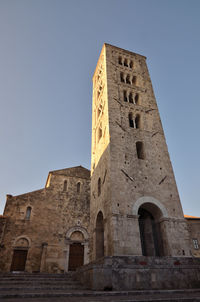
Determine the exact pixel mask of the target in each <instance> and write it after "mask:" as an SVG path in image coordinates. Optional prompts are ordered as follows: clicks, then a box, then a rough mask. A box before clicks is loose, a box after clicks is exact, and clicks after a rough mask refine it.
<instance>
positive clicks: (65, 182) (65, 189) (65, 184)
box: [63, 180, 67, 191]
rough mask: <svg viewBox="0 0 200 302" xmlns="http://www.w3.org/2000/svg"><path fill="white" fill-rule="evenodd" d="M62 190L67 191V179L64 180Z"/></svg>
mask: <svg viewBox="0 0 200 302" xmlns="http://www.w3.org/2000/svg"><path fill="white" fill-rule="evenodd" d="M63 191H67V180H65V181H64V185H63Z"/></svg>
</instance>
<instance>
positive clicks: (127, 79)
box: [126, 74, 131, 84]
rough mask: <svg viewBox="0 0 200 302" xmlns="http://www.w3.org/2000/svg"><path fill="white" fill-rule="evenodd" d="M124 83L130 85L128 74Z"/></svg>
mask: <svg viewBox="0 0 200 302" xmlns="http://www.w3.org/2000/svg"><path fill="white" fill-rule="evenodd" d="M126 83H127V84H131V81H130V75H129V74H128V75H127V77H126Z"/></svg>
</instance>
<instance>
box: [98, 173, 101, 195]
mask: <svg viewBox="0 0 200 302" xmlns="http://www.w3.org/2000/svg"><path fill="white" fill-rule="evenodd" d="M100 195H101V178H100V177H99V179H98V196H100Z"/></svg>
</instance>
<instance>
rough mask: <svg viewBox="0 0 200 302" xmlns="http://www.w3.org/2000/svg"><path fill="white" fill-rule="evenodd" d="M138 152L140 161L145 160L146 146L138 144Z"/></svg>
mask: <svg viewBox="0 0 200 302" xmlns="http://www.w3.org/2000/svg"><path fill="white" fill-rule="evenodd" d="M136 150H137V157H138V159H145V155H144V145H143V143H142V142H136Z"/></svg>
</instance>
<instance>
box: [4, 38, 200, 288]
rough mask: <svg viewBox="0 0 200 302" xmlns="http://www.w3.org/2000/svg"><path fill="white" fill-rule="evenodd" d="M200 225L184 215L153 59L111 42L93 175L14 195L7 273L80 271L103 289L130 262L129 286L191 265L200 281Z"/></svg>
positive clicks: (104, 56)
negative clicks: (147, 271) (150, 64)
mask: <svg viewBox="0 0 200 302" xmlns="http://www.w3.org/2000/svg"><path fill="white" fill-rule="evenodd" d="M199 226H200V218H198V217H190V216H185V217H184V214H183V210H182V206H181V202H180V199H179V194H178V190H177V186H176V182H175V178H174V173H173V169H172V165H171V161H170V158H169V153H168V149H167V144H166V141H165V136H164V132H163V128H162V124H161V121H160V116H159V111H158V107H157V104H156V99H155V96H154V92H153V88H152V84H151V79H150V76H149V72H148V69H147V65H146V57H144V56H142V55H139V54H136V53H133V52H130V51H127V50H123V49H121V48H118V47H115V46H112V45H109V44H104V45H103V48H102V51H101V54H100V57H99V60H98V63H97V66H96V69H95V72H94V76H93V105H92V152H91V171H89V170H88V169H86V168H84V167H82V166H78V167H72V168H66V169H61V170H56V171H51V172H49V174H48V177H47V181H46V185H45V188H43V189H40V190H37V191H34V192H29V193H25V194H22V195H19V196H12V195H7V201H6V205H5V210H4V214H3V216H1V217H0V255H1V257H0V270H1V271H2V272H9V271H27V272H47V273H64V272H67V271H74V270H76V269H78V270H79V273H80V276H81V277H80V278H81V280H82V281H83V283H84V280H86V279H87V280H89V279H90V281H88V282H89V283H92V284H93V285H92V288H94V289H99V288H105V287H106V286H107V287H110V288H111V287H112V288H117V286H118V285H116V284H120V282H121V283H123V282H122V280H121V281H120V280H119V279H117V278H118V277H116V276H119V275H120V274H119V271H120V272H121V270H122V267H123V276H125V277H123V279H124V278H125V279H126V278H128V279H129V281H126V283H124V284H125V285H124V288H125V287H126V288H133V286H134V288H141V282H142V281H141V280H143V283H144V281H145V280H146V279H145V278H149V279H148V282H150V283H151V286H150V287H152V286H153V285H152V284H154V285H155V282H156V280H158V276H157V275H156V274H160V275H159V278H160V276H161V275H162V276H164V277H162V278H161V279H162V280H164V281H163V282H165V281H166V280H167V279H169V278H173V277H172V272H173V274H174V273H175V274H176V278H177V276H178V275H177V274H178V273H177V268H178V269H179V272H180V271H181V273H182V275H184V274H185V269H186V267H187V268H188V265H189V266H190V271H191V273H193V274H195V278H196V279H198V280H200V275H199V273H197V266H198V265H199V263H200V262H199V259H198V257H199V256H200V251H199V240H200V231H199V229H200V228H199ZM127 259H128V260H127ZM83 265H84V266H83ZM164 265H165V266H166V265H167V267H168V268H170V269H171V275H170V272H169V269H168V271H167V273H166V272H165V273H163V267H164ZM149 266H150V267H151V274H150V275H149V276H147V275H148V274H146V275H145V277H144V275H142V272H141V267H142V268H143V270H144V269H145V268H149ZM116 267H118V275H116V274H115V268H116ZM133 267H134V273H133V271H132V273H131V275H130V273H129V271H130V270H131V269H132V268H133ZM161 268H162V270H161ZM198 268H199V266H198ZM100 272H101V273H100ZM88 274H89V275H88ZM97 274H98V276H99V277H98V281H97V278H96V277H95V276H96V275H97ZM163 274H164V275H163ZM88 276H89V277H88ZM91 276H92V277H91ZM105 276H106V277H105ZM113 276H114V277H113ZM130 276H131V278H132V279H133V280H132V279H130ZM91 278H93V281H91ZM113 278H115V281H113V280H114V279H113ZM111 279H112V280H111ZM182 279H183V282H182V285H183V286H185V283H184V282H186V281H185V280H186V279H187V278H186V277H185V279H184V278H183V277H182ZM116 280H117V281H116ZM131 280H132V281H131ZM131 282H132V283H131ZM166 282H167V281H166ZM166 282H165V287H166ZM174 282H175V281H174ZM114 284H115V285H114ZM127 284H129V285H127ZM133 284H134V285H133ZM148 284H149V283H148ZM156 284H158V282H156ZM158 286H159V287H160V288H161V287H162V285H158ZM174 286H175V285H174ZM168 287H169V288H170V285H169V286H168Z"/></svg>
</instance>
